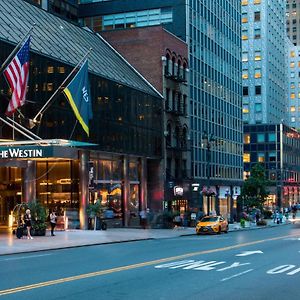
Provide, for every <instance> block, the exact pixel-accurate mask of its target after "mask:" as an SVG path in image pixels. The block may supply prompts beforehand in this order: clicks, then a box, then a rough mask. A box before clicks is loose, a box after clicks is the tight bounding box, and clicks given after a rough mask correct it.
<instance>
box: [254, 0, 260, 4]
mask: <svg viewBox="0 0 300 300" xmlns="http://www.w3.org/2000/svg"><path fill="white" fill-rule="evenodd" d="M260 2H261V0H254V1H253V3H254V4H260Z"/></svg>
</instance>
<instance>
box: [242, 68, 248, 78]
mask: <svg viewBox="0 0 300 300" xmlns="http://www.w3.org/2000/svg"><path fill="white" fill-rule="evenodd" d="M248 77H249V74H248V70H246V69H244V70H243V72H242V78H243V79H248Z"/></svg>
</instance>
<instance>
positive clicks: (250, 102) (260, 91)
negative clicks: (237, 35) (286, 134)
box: [242, 0, 287, 124]
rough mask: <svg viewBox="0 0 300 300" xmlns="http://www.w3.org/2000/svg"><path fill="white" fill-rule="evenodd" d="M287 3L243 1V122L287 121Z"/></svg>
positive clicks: (255, 0) (275, 0)
mask: <svg viewBox="0 0 300 300" xmlns="http://www.w3.org/2000/svg"><path fill="white" fill-rule="evenodd" d="M285 43H286V33H285V2H284V1H280V0H274V1H260V0H254V1H248V0H244V1H242V45H243V52H242V62H243V70H242V78H243V120H244V122H245V123H246V124H266V123H280V122H281V121H282V120H286V119H287V116H286V104H287V102H286V100H287V99H286V82H287V77H286V74H287V73H286V47H285Z"/></svg>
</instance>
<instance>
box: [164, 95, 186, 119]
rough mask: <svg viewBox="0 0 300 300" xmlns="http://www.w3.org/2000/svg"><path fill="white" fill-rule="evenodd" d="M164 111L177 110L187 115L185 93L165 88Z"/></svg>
mask: <svg viewBox="0 0 300 300" xmlns="http://www.w3.org/2000/svg"><path fill="white" fill-rule="evenodd" d="M166 111H173V112H177V113H179V114H182V115H184V116H185V115H187V95H183V94H182V93H180V92H178V91H175V90H170V89H166Z"/></svg>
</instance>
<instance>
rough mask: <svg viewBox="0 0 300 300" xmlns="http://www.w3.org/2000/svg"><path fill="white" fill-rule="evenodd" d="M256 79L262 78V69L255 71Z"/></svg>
mask: <svg viewBox="0 0 300 300" xmlns="http://www.w3.org/2000/svg"><path fill="white" fill-rule="evenodd" d="M254 78H261V68H255V69H254Z"/></svg>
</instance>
